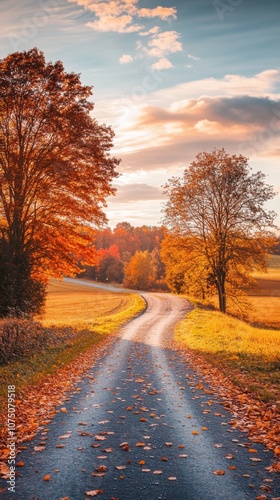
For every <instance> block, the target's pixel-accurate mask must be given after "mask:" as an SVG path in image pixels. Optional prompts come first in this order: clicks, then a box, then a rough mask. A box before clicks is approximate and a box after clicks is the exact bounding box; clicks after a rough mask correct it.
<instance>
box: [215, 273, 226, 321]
mask: <svg viewBox="0 0 280 500" xmlns="http://www.w3.org/2000/svg"><path fill="white" fill-rule="evenodd" d="M221 274H222V276H219V277H218V278H217V290H218V295H219V308H220V311H221V312H222V313H225V312H226V288H225V273H221Z"/></svg>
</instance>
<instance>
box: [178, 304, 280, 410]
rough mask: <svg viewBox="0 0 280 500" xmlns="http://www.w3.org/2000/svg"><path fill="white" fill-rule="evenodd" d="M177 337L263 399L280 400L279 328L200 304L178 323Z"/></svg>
mask: <svg viewBox="0 0 280 500" xmlns="http://www.w3.org/2000/svg"><path fill="white" fill-rule="evenodd" d="M174 340H175V342H177V343H178V344H179V345H180V346H181V347H183V348H184V347H187V348H189V349H191V350H192V351H193V352H194V353H197V354H198V355H201V354H202V355H203V357H204V358H205V359H206V361H209V362H210V363H211V364H212V365H214V366H215V367H217V368H219V369H220V370H222V371H223V372H224V374H225V375H227V377H229V378H230V380H231V381H232V382H233V383H234V384H236V385H239V386H240V387H241V388H242V389H243V390H246V389H247V390H249V392H251V393H252V394H253V395H254V396H255V397H257V398H258V399H260V400H261V401H264V402H276V401H278V402H279V401H280V332H279V331H277V330H267V329H260V328H254V327H253V326H251V325H249V324H247V323H245V322H243V321H241V320H238V319H236V318H233V317H231V316H226V315H224V314H222V313H220V312H219V311H210V310H207V309H203V308H199V307H196V308H195V309H194V310H193V311H192V312H191V313H189V314H188V316H187V318H186V319H184V320H183V321H181V322H180V323H179V324H178V325H177V328H176V331H175V337H174Z"/></svg>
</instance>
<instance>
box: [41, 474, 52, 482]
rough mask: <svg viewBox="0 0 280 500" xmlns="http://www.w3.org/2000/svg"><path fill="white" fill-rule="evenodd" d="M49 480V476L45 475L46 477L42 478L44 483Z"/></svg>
mask: <svg viewBox="0 0 280 500" xmlns="http://www.w3.org/2000/svg"><path fill="white" fill-rule="evenodd" d="M50 478H51V475H50V474H47V475H46V476H44V478H43V479H44V481H49V480H50Z"/></svg>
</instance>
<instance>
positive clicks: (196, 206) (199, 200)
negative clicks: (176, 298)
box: [162, 149, 276, 312]
mask: <svg viewBox="0 0 280 500" xmlns="http://www.w3.org/2000/svg"><path fill="white" fill-rule="evenodd" d="M164 192H165V194H166V195H167V196H168V201H167V203H166V207H165V222H166V224H167V227H168V229H169V236H167V237H168V238H171V239H173V242H174V240H175V241H176V239H177V242H180V244H181V246H180V249H181V250H180V253H179V254H177V257H176V250H175V252H174V254H173V258H174V262H177V265H179V266H180V263H179V261H178V258H179V259H180V258H182V259H185V261H182V263H181V266H182V271H183V272H184V273H185V272H188V273H189V275H188V281H190V279H193V281H195V280H196V279H197V270H198V269H202V270H203V273H205V272H206V274H205V285H206V284H208V285H210V286H213V285H214V286H215V288H216V291H217V294H218V297H219V307H220V310H221V311H222V312H226V308H227V298H231V299H233V300H236V299H237V298H238V295H239V294H240V292H243V290H244V288H245V287H246V285H248V283H250V280H251V275H252V272H253V271H254V270H255V269H260V270H265V269H266V261H267V259H266V252H267V250H268V249H269V248H270V247H271V246H272V245H273V241H274V238H273V236H272V235H271V233H270V232H269V228H273V227H274V225H273V223H274V219H275V216H276V214H275V213H274V212H272V211H266V210H265V208H264V204H265V203H266V202H267V201H268V200H270V199H271V198H272V197H273V196H274V193H273V189H272V187H271V186H269V185H267V184H266V183H265V175H264V174H262V173H261V172H257V173H251V169H250V167H249V165H248V161H247V158H245V157H244V156H242V155H229V154H227V153H226V151H225V150H224V149H221V150H216V149H215V150H214V151H212V152H211V153H206V152H203V153H200V154H198V155H197V157H196V159H195V161H193V162H192V163H191V164H190V166H189V168H187V169H186V170H185V171H184V175H183V178H182V179H181V178H174V177H173V178H172V179H171V180H170V181H169V182H168V183H167V184H166V186H165V190H164ZM173 247H174V244H173ZM175 247H176V245H175ZM165 248H166V245H165ZM166 250H167V248H166ZM166 250H165V253H164V252H163V254H162V256H163V259H164V260H165V264H166V265H167V266H168V265H169V266H170V265H171V266H173V265H174V264H172V263H171V264H170V262H171V260H172V259H171V258H170V255H168V252H166ZM186 260H189V261H190V262H189V264H187V262H186ZM192 269H193V270H192ZM169 272H170V271H169ZM203 273H202V271H201V274H200V278H201V277H202V276H203Z"/></svg>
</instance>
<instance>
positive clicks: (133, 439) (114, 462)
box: [1, 293, 280, 500]
mask: <svg viewBox="0 0 280 500" xmlns="http://www.w3.org/2000/svg"><path fill="white" fill-rule="evenodd" d="M143 296H144V298H145V300H146V301H147V310H146V312H145V313H144V314H142V315H141V316H139V317H138V318H136V319H134V320H133V321H131V322H130V323H129V324H127V325H126V326H125V327H124V328H123V329H122V331H121V334H120V336H119V337H118V338H117V339H116V341H115V342H114V343H113V344H112V345H111V346H110V347H109V348H108V352H107V353H106V354H105V355H104V356H103V357H102V358H101V359H99V360H98V361H97V362H95V363H94V362H93V366H92V369H91V370H90V371H89V373H88V374H87V376H86V377H85V378H84V379H83V381H82V382H81V383H79V386H78V387H77V390H76V391H75V392H74V393H72V394H69V397H68V399H67V401H66V403H65V402H64V404H63V405H61V406H62V407H63V411H61V407H60V408H58V411H57V413H56V416H55V418H54V419H53V421H52V422H51V424H49V425H48V431H47V430H46V429H44V428H42V429H41V431H40V433H39V434H38V435H37V437H36V438H35V439H34V441H32V442H31V443H28V444H27V449H26V450H24V451H23V452H22V453H21V455H20V457H19V460H21V461H23V462H24V464H25V465H24V467H21V468H19V469H18V470H19V472H20V475H19V477H17V480H16V494H15V495H13V494H10V493H8V492H6V493H2V496H1V499H3V500H10V499H13V500H14V499H17V500H21V499H22V500H61V499H65V498H67V499H68V500H85V499H90V498H92V496H91V495H90V494H89V493H88V494H86V492H95V493H96V496H97V498H100V499H101V500H102V499H104V500H113V499H115V500H116V499H118V500H132V499H135V500H225V499H226V500H245V499H256V497H257V496H258V495H260V494H261V490H260V489H259V488H260V486H263V485H268V486H269V488H271V490H272V491H271V492H268V493H265V495H266V498H267V499H271V498H275V497H277V496H279V495H280V489H279V486H278V490H277V486H276V480H275V478H274V476H273V475H270V474H269V473H268V472H267V471H266V470H265V467H267V466H269V465H271V463H272V459H273V457H272V454H270V453H269V452H265V451H264V450H263V448H262V446H260V445H258V444H257V445H256V444H255V443H254V446H253V447H254V448H255V449H256V453H254V456H253V458H256V459H257V460H251V458H252V454H250V453H248V439H247V437H246V435H244V433H241V432H239V431H236V430H233V429H232V427H231V426H230V425H229V421H230V420H231V418H232V415H230V414H229V413H228V412H227V411H225V410H224V408H223V406H222V405H221V404H220V402H219V401H218V400H216V399H215V396H213V394H211V395H209V394H207V392H203V391H201V390H200V389H199V382H200V379H199V378H198V377H197V375H196V374H195V373H194V372H193V371H192V370H191V369H190V367H189V366H188V365H187V364H186V362H185V361H184V360H183V359H181V357H180V355H179V354H178V353H177V352H176V351H174V350H172V348H171V347H170V345H169V339H170V338H171V336H172V331H173V329H174V326H175V324H176V323H177V322H178V321H179V320H180V319H181V318H183V317H184V316H185V315H186V313H187V312H188V310H189V309H190V305H189V304H188V303H187V301H185V300H184V299H182V298H180V297H176V296H172V295H169V294H154V293H144V294H143ZM204 385H205V384H204ZM65 408H66V410H67V412H66V410H65ZM40 448H41V450H42V451H35V450H38V449H40ZM229 467H231V468H229ZM217 471H224V474H223V475H219V473H218V474H217ZM48 475H50V476H51V477H50V479H49V480H48V481H46V480H44V477H45V476H48ZM267 478H269V481H270V482H269V483H268V482H266V479H267ZM3 484H4V482H3Z"/></svg>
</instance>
